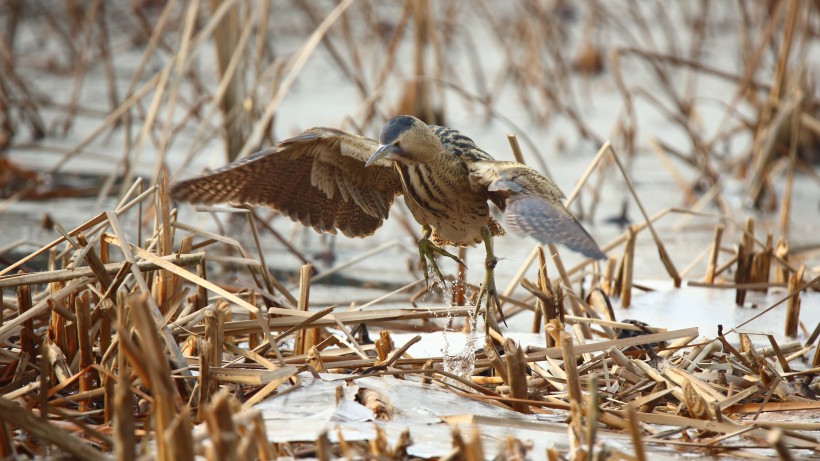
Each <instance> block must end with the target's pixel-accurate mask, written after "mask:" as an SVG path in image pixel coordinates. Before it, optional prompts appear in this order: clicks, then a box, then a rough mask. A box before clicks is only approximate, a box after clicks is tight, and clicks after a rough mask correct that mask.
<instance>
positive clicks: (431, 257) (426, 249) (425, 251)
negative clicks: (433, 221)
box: [419, 237, 467, 288]
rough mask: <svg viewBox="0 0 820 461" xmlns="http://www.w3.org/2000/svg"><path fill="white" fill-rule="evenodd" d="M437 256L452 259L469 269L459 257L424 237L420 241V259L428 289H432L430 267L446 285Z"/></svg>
mask: <svg viewBox="0 0 820 461" xmlns="http://www.w3.org/2000/svg"><path fill="white" fill-rule="evenodd" d="M436 254H440V255H442V256H444V257H447V258H450V259H452V260H453V261H455V262H457V263H459V264H461V265H462V266H464V267H467V266H466V265H465V264H464V262H463V261H462V260H461V259H459V258H458V256H456V255H454V254H452V253H450V252H449V251H447V250H445V249H444V248H441V247H440V246H438V245H436V244H435V243H433V241H432V240H430V239H429V238H427V237H422V239H421V240H419V258H420V259H421V269H422V271H423V272H424V283H425V284H426V285H427V287H428V288H429V287H430V266H432V268H433V272H434V273H435V275H436V277H437V278H438V280H439V282H441V283H442V284H444V275H443V274H442V273H441V269H439V268H438V264H437V263H436ZM428 261H429V264H428Z"/></svg>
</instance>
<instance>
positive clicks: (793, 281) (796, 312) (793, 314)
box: [784, 266, 806, 338]
mask: <svg viewBox="0 0 820 461" xmlns="http://www.w3.org/2000/svg"><path fill="white" fill-rule="evenodd" d="M805 269H806V266H800V269H799V270H798V271H797V273H795V274H792V275H791V276H790V277H789V283H788V285H787V286H786V291H788V292H789V293H795V294H794V296H791V297H790V298H789V300H788V301H786V321H785V333H784V334H785V335H786V336H788V337H790V338H794V337H796V336H797V326H798V325H799V323H800V291H799V290H798V287H799V286H800V284H801V283H802V282H803V274H804V273H805Z"/></svg>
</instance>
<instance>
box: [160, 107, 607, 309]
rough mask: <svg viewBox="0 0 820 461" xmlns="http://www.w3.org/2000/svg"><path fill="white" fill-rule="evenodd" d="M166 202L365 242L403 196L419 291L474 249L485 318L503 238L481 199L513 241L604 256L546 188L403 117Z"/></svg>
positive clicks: (451, 133) (289, 151) (459, 137)
mask: <svg viewBox="0 0 820 461" xmlns="http://www.w3.org/2000/svg"><path fill="white" fill-rule="evenodd" d="M172 194H173V196H174V197H175V198H176V199H179V200H187V201H190V202H199V203H206V204H213V203H219V202H238V203H249V204H255V205H264V206H267V207H270V208H273V209H275V210H277V211H279V212H281V213H284V214H285V215H287V216H289V217H290V218H291V219H292V220H294V221H299V222H301V223H302V224H304V225H306V226H311V227H313V228H314V229H316V230H317V231H319V232H329V233H335V232H336V231H337V230H339V231H341V232H342V234H344V235H346V236H348V237H366V236H369V235H372V234H373V233H374V232H375V231H376V229H378V228H379V227H381V225H382V223H383V222H384V220H385V219H387V217H388V213H389V211H390V206H391V205H392V203H393V199H394V198H395V197H396V196H397V195H399V194H403V195H404V201H405V203H406V204H407V208H408V209H409V210H410V213H412V215H413V217H414V218H415V219H416V221H418V222H419V224H421V226H422V237H421V240H419V242H418V248H419V256H420V259H421V264H422V269H423V272H424V276H425V280H426V281H427V282H428V285H429V278H428V277H429V272H430V270H429V266H432V269H433V271H434V272H435V274H436V275H437V276H438V277H439V279H440V280H443V278H442V275H441V271H440V270H439V268H438V265H437V264H436V261H435V259H434V258H435V255H436V254H440V255H442V256H445V257H448V258H451V259H453V260H454V261H456V262H458V263H461V264H463V263H462V262H461V261H460V260H459V259H458V258H457V257H456V256H455V255H453V254H451V253H450V252H448V251H447V250H445V249H443V248H442V247H443V246H447V245H450V246H470V245H474V244H476V243H480V242H483V243H484V247H485V249H486V259H485V263H484V266H485V269H486V270H485V276H484V282H483V284H482V285H481V288H480V290H479V293H478V297H477V299H476V310H478V309H480V308H481V305H482V299H484V300H485V302H486V304H485V306H486V307H487V309H486V310H485V319H486V318H487V316H488V315H489V310H490V305H492V306H493V307H495V308H496V309H498V310H499V313H500V302H499V298H498V292H497V291H496V287H495V277H494V270H495V266H496V263H497V261H498V260H497V258H496V256H495V253H494V252H493V242H492V237H493V236H495V235H503V234H504V229H503V228H502V227H501V225H500V224H499V223H498V222H497V221H496V220H495V219H494V218H493V217H492V216H490V209H489V205H488V201H490V202H492V203H493V204H495V206H496V207H498V208H499V209H500V210H501V211H503V212H504V223H505V224H506V226H507V227H509V228H510V229H511V230H513V231H514V232H515V233H517V234H521V235H529V236H531V237H533V238H535V239H536V240H538V241H539V242H540V243H542V244H544V243H549V242H555V243H561V244H564V245H566V246H567V247H569V248H570V249H572V250H574V251H577V252H580V253H581V254H583V255H585V256H587V257H591V258H595V259H602V258H605V255H604V254H603V252H601V250H600V249H599V248H598V245H597V244H596V243H595V241H594V240H593V239H592V237H590V235H589V233H587V231H586V230H585V229H584V228H583V226H581V224H580V223H579V222H578V221H577V220H576V219H575V218H574V217H573V216H572V215H571V214H570V213H569V211H568V210H567V209H566V208H565V207H564V205H563V203H562V200H563V199H564V195H563V193H562V192H561V191H560V190H559V189H558V187H557V186H556V185H555V183H553V182H552V181H550V180H549V179H547V178H546V177H544V176H543V175H541V174H540V173H538V171H536V170H534V169H532V168H530V167H528V166H526V165H523V164H521V163H517V162H509V161H498V160H495V159H493V158H492V157H491V156H490V155H489V154H488V153H486V152H484V151H483V150H481V149H479V148H478V146H476V144H475V143H474V142H473V140H472V139H470V138H468V137H467V136H464V135H463V134H461V133H460V132H458V131H457V130H454V129H451V128H445V127H441V126H435V125H427V124H425V123H424V122H422V121H421V120H419V119H417V118H415V117H411V116H407V115H400V116H398V117H395V118H393V119H391V120H390V121H389V122H387V124H386V125H385V126H384V128H383V129H382V131H381V134H380V137H379V142H376V141H375V140H373V139H370V138H368V137H364V136H358V135H354V134H350V133H346V132H344V131H340V130H336V129H333V128H311V129H309V130H307V131H305V132H303V133H302V134H300V135H298V136H296V137H294V138H291V139H287V140H285V141H282V142H280V143H279V144H277V145H276V146H275V147H273V148H271V149H268V150H264V151H261V152H258V153H256V154H253V155H251V156H249V157H247V158H245V159H242V160H238V161H236V162H234V163H231V164H229V165H227V166H225V167H223V168H221V169H219V170H216V171H214V172H213V173H210V174H205V175H203V176H199V177H196V178H193V179H189V180H187V181H182V182H180V183H177V184H176V185H174V187H173V189H172ZM428 261H429V263H430V264H429V266H428ZM502 318H503V317H502ZM485 323H487V322H485Z"/></svg>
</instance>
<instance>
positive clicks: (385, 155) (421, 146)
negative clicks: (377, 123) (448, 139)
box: [365, 115, 443, 166]
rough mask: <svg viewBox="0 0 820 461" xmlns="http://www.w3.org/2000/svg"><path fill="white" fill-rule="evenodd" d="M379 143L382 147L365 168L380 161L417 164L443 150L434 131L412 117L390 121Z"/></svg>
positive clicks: (405, 116)
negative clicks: (425, 157) (426, 156)
mask: <svg viewBox="0 0 820 461" xmlns="http://www.w3.org/2000/svg"><path fill="white" fill-rule="evenodd" d="M379 142H380V143H381V146H379V149H378V150H376V152H374V153H373V155H371V156H370V158H369V159H367V163H366V164H365V166H370V165H372V164H373V162H376V161H377V160H380V159H385V160H391V161H394V162H405V163H410V162H417V161H419V160H421V158H423V157H424V156H425V155H430V154H431V153H438V152H439V151H440V150H441V149H443V147H442V146H441V141H439V139H438V136H436V134H435V133H434V132H433V130H431V129H430V127H429V126H427V124H426V123H424V122H422V121H421V120H419V119H417V118H416V117H413V116H411V115H399V116H397V117H393V118H392V119H390V121H388V122H387V124H386V125H384V128H382V132H381V134H380V135H379Z"/></svg>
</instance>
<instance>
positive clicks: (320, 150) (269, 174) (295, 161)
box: [171, 128, 402, 237]
mask: <svg viewBox="0 0 820 461" xmlns="http://www.w3.org/2000/svg"><path fill="white" fill-rule="evenodd" d="M378 147H379V143H378V142H376V141H375V140H373V139H370V138H367V137H364V136H357V135H353V134H349V133H345V132H344V131H340V130H336V129H332V128H311V129H309V130H307V131H305V132H303V133H302V134H300V135H299V136H296V137H294V138H291V139H287V140H285V141H282V142H280V143H279V144H277V145H276V146H274V147H273V148H271V149H267V150H264V151H261V152H257V153H255V154H253V155H251V156H249V157H247V158H245V159H242V160H238V161H236V162H234V163H231V164H229V165H226V166H224V167H222V168H220V169H218V170H216V171H214V172H213V173H210V174H205V175H202V176H199V177H196V178H193V179H189V180H187V181H182V182H179V183H177V184H175V185H174V186H173V188H172V190H171V193H172V195H173V197H174V198H175V199H177V200H184V201H189V202H194V203H205V204H213V203H221V202H232V203H249V204H253V205H264V206H267V207H270V208H273V209H275V210H277V211H280V212H281V213H284V214H286V215H287V216H289V217H290V218H291V219H293V220H294V221H299V222H301V223H302V224H304V225H306V226H311V227H313V228H314V229H316V230H317V231H320V232H330V233H335V231H336V229H338V230H340V231H341V232H342V233H343V234H344V235H346V236H348V237H364V236H367V235H371V234H373V232H375V231H376V229H378V228H379V227H380V226H381V225H382V223H383V222H384V220H385V219H386V218H387V216H388V213H389V211H390V206H391V205H392V203H393V198H394V197H395V196H396V195H398V194H400V193H401V190H402V189H401V180H400V178H399V176H398V173H397V172H396V171H395V169H394V168H393V166H392V164H391V162H389V161H387V160H382V161H380V162H376V163H375V164H374V165H371V166H370V167H368V168H365V166H364V164H365V161H367V159H368V157H369V156H370V154H372V153H373V152H375V151H376V149H378Z"/></svg>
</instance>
